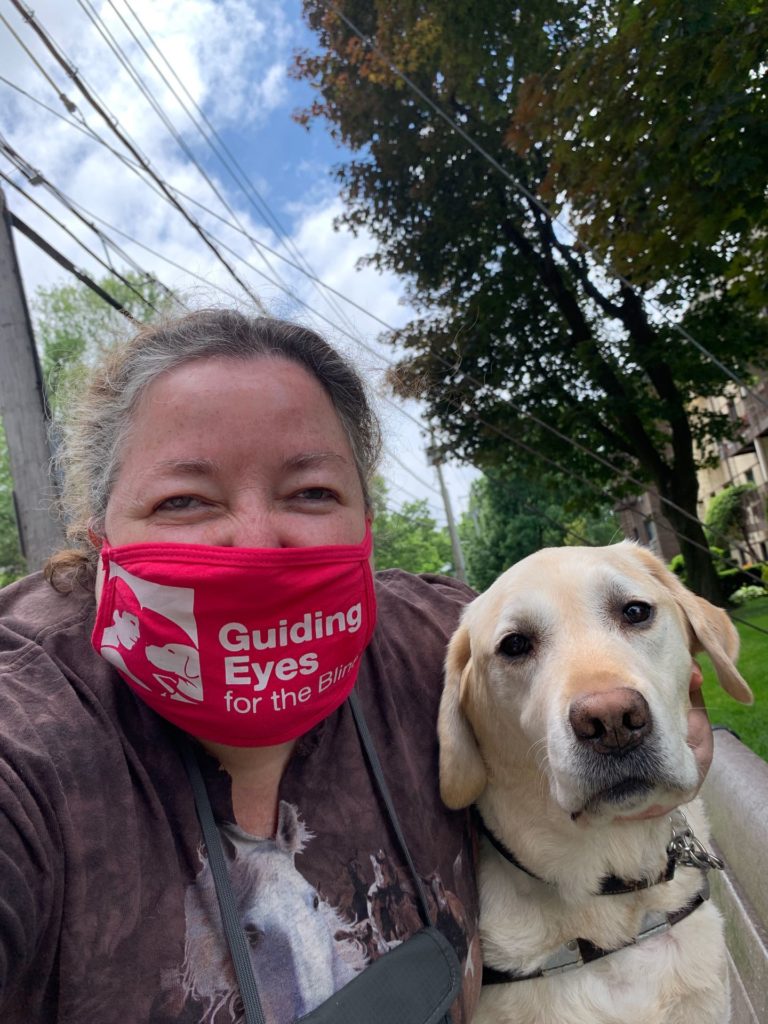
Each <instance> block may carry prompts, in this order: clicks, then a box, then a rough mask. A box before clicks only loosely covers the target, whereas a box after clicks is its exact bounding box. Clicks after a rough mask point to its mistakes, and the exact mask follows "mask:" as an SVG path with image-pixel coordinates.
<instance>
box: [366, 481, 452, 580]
mask: <svg viewBox="0 0 768 1024" xmlns="http://www.w3.org/2000/svg"><path fill="white" fill-rule="evenodd" d="M373 504H374V510H375V513H376V514H375V517H374V520H373V552H374V562H375V565H376V568H377V569H405V570H407V571H408V572H415V573H420V572H450V571H451V542H450V539H449V537H448V531H447V530H446V529H445V528H438V526H437V523H436V522H435V520H434V519H433V518H432V516H431V514H430V512H429V507H428V505H427V502H426V501H409V502H406V503H405V504H404V505H402V506H401V507H400V508H398V509H397V510H396V511H395V510H394V509H392V508H391V507H390V504H389V495H388V491H387V486H386V484H385V483H384V480H383V479H382V478H381V477H377V478H376V480H375V481H374V488H373Z"/></svg>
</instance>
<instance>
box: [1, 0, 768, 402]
mask: <svg viewBox="0 0 768 1024" xmlns="http://www.w3.org/2000/svg"><path fill="white" fill-rule="evenodd" d="M14 2H15V0H14ZM316 2H318V3H322V4H324V5H325V7H326V8H327V9H328V10H330V11H332V12H333V13H334V14H335V15H336V16H337V18H339V19H340V20H341V21H343V22H344V24H345V25H346V26H347V28H349V30H350V31H351V32H352V33H353V34H354V35H356V36H357V37H358V39H360V41H361V42H362V43H363V44H364V45H365V46H367V47H368V48H369V49H370V50H372V51H373V52H374V53H375V54H376V55H377V56H378V57H380V58H381V59H382V60H383V61H384V63H385V64H386V65H387V67H388V68H389V69H390V71H391V72H392V73H393V74H394V75H396V76H397V77H398V78H399V79H400V80H401V81H402V82H404V83H405V84H406V85H407V86H408V88H409V89H410V90H411V91H412V92H414V93H415V94H416V95H417V96H418V97H419V98H420V99H421V100H422V101H423V102H424V103H426V104H427V106H428V107H429V108H430V109H431V110H433V111H434V113H435V114H437V116H438V117H439V118H440V119H441V120H442V121H444V122H445V124H447V125H448V127H449V128H450V129H451V131H453V132H455V133H456V134H457V135H458V136H460V138H462V139H463V140H464V141H465V142H466V143H467V144H468V145H469V146H471V147H472V149H474V150H475V151H476V152H477V153H479V155H480V156H481V157H482V158H483V159H484V160H485V161H486V162H487V163H489V164H490V165H491V167H493V168H494V170H496V171H498V172H499V173H500V174H502V175H503V176H504V177H505V178H506V179H507V181H509V183H510V184H511V185H512V186H513V187H514V188H515V189H517V191H518V192H520V193H521V194H522V195H523V196H525V198H526V199H527V200H528V201H529V202H530V203H532V204H533V205H534V206H535V207H536V208H537V209H538V210H540V211H541V213H543V214H544V216H545V217H546V218H547V220H549V221H551V223H553V224H557V225H558V226H559V227H561V228H562V229H563V230H564V231H566V232H567V233H568V234H569V235H570V237H571V238H573V239H574V241H576V242H578V243H579V245H580V246H581V247H582V248H583V249H584V251H585V252H588V253H589V255H590V256H591V257H592V258H593V259H594V260H595V262H596V263H597V264H598V266H600V265H602V266H605V268H606V269H607V270H608V271H609V273H610V274H612V275H613V276H614V277H615V278H616V280H617V281H620V282H621V284H623V285H624V287H625V288H627V289H629V291H630V292H631V293H632V294H633V295H634V296H635V297H636V299H637V300H638V302H639V303H640V304H641V306H642V304H643V303H644V302H647V303H648V304H649V305H651V306H652V307H653V308H654V309H655V310H656V312H657V313H659V314H660V315H661V317H662V318H663V319H664V320H666V322H667V323H668V324H669V325H670V326H671V327H672V328H673V329H674V330H676V331H677V332H678V334H680V335H681V336H682V337H683V338H685V340H686V341H688V342H689V343H690V344H691V345H693V346H694V347H695V348H696V349H697V350H698V351H699V352H700V353H701V354H702V355H704V356H705V357H706V358H707V359H709V360H710V362H712V363H713V364H714V365H715V366H717V368H718V369H719V370H720V371H721V372H722V373H724V374H725V375H726V376H727V377H728V378H729V379H730V380H732V381H733V382H734V383H736V384H738V385H739V386H740V387H742V388H743V389H744V390H745V391H746V392H747V393H748V394H749V395H751V396H752V397H753V398H754V399H755V400H756V401H758V402H759V403H760V404H761V405H764V406H765V407H766V408H768V400H766V399H764V398H763V397H762V395H759V394H757V392H754V391H752V390H751V389H750V388H749V387H748V385H747V384H746V382H745V381H744V380H743V378H741V377H739V376H738V375H737V374H735V373H734V372H733V371H732V370H730V369H729V368H728V367H727V366H725V364H724V363H722V362H721V361H720V360H719V359H718V358H717V357H716V356H715V355H714V354H713V353H712V352H710V351H709V349H707V348H705V347H704V345H702V344H701V343H700V342H699V341H697V340H696V338H694V337H693V336H692V335H691V334H690V332H689V331H687V330H686V329H685V328H684V327H683V326H682V324H679V323H678V322H677V321H676V320H673V319H672V318H671V317H670V315H669V314H668V313H667V311H666V310H665V309H664V307H663V306H661V305H659V303H657V302H656V301H655V300H654V299H652V298H645V297H644V296H642V295H641V294H640V293H639V292H638V291H637V289H636V288H635V287H634V286H633V285H632V284H631V282H630V281H629V280H628V279H627V278H626V277H625V276H624V275H623V274H621V273H620V272H619V271H618V270H616V269H615V268H614V267H613V266H612V265H611V264H609V263H607V262H605V261H603V260H600V259H598V258H597V257H596V256H595V253H594V251H593V249H592V248H590V247H589V246H587V245H585V244H584V243H583V242H582V241H581V240H580V239H579V237H578V235H577V234H576V232H575V231H574V230H573V228H572V227H571V226H570V224H567V223H565V222H563V221H561V220H560V219H559V218H558V217H555V215H554V214H553V213H552V212H551V211H550V210H549V208H548V207H547V206H546V204H545V203H543V202H542V201H541V200H540V199H539V197H538V196H537V195H535V194H534V193H533V192H531V191H530V189H528V188H527V187H526V186H525V185H523V184H522V183H521V182H520V181H518V180H517V178H515V177H514V176H513V175H512V174H510V172H509V171H508V170H507V169H506V167H504V166H503V165H502V164H500V163H499V161H498V160H497V159H496V158H495V157H494V156H492V155H491V154H490V153H489V152H488V150H487V149H485V148H484V147H483V146H482V145H481V144H480V143H479V142H477V140H476V139H474V138H473V137H472V136H471V135H470V134H469V132H467V131H466V130H465V129H464V128H462V127H461V125H460V124H458V122H457V121H455V120H454V119H453V118H452V117H451V116H450V114H447V113H446V112H445V111H444V110H443V109H442V107H441V106H440V105H439V104H437V103H436V102H435V101H434V100H433V99H432V98H431V97H430V96H429V95H428V94H427V93H425V92H424V91H423V90H422V89H420V88H419V86H418V85H416V83H415V82H414V81H413V80H412V79H411V78H410V77H409V76H408V75H407V74H406V73H405V72H404V71H402V70H401V69H400V68H399V67H398V66H397V65H396V64H395V63H394V61H391V60H390V59H389V58H388V57H387V56H386V55H385V54H384V53H383V52H382V51H381V50H380V49H379V47H378V46H377V45H376V42H375V41H374V40H373V39H372V38H371V37H370V36H367V35H365V33H364V32H362V31H361V30H360V29H359V28H357V26H356V25H355V24H354V23H353V22H352V21H351V20H350V19H349V18H348V17H347V15H346V14H344V12H343V11H341V10H340V9H339V8H338V7H337V6H336V5H335V4H334V3H332V2H331V0H316Z"/></svg>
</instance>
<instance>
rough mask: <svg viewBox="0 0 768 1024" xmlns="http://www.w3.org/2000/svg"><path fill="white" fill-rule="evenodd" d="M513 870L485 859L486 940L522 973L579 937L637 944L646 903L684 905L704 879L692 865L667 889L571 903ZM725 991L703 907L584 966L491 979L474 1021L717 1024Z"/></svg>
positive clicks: (720, 954)
mask: <svg viewBox="0 0 768 1024" xmlns="http://www.w3.org/2000/svg"><path fill="white" fill-rule="evenodd" d="M511 872H514V869H510V868H509V867H508V865H506V864H503V863H499V861H498V860H497V859H492V858H490V857H487V858H484V859H483V861H482V862H481V873H480V890H481V938H482V943H483V955H484V960H485V962H486V964H488V965H489V966H493V967H496V968H498V969H501V970H514V971H518V972H521V973H529V972H532V971H536V970H538V969H540V968H541V967H542V966H545V964H546V963H547V960H548V958H549V957H550V956H551V955H552V953H553V952H554V951H556V950H557V949H558V947H560V946H561V944H563V943H565V942H568V941H569V940H573V939H575V938H577V937H579V938H588V939H589V940H590V941H592V942H594V943H595V945H599V946H600V947H601V948H603V949H616V948H617V947H620V946H623V945H624V944H625V943H627V942H631V941H632V938H633V936H634V935H635V934H636V933H637V931H638V930H639V927H640V923H641V921H642V919H643V917H644V914H645V912H646V911H647V910H648V909H651V908H654V909H665V910H666V909H673V907H672V905H673V904H677V906H680V905H681V904H684V903H685V902H686V900H687V899H688V897H689V896H690V897H692V896H693V895H694V894H695V892H696V889H697V887H698V885H699V882H700V879H699V877H698V872H689V873H686V875H685V876H684V877H683V878H682V879H676V881H675V882H674V883H670V885H669V886H656V887H654V889H651V890H646V891H644V892H642V893H634V894H628V895H621V896H604V897H595V898H594V899H593V900H592V901H591V902H589V903H588V904H587V905H585V904H579V905H577V906H574V905H569V904H567V903H566V902H565V901H563V900H562V899H560V897H559V895H558V893H557V890H556V889H555V888H554V887H550V886H546V885H544V884H542V883H537V882H534V881H532V880H529V879H525V878H520V877H519V873H518V877H517V879H516V881H517V882H518V884H517V885H515V884H512V885H510V873H511ZM513 877H514V875H513ZM665 903H666V904H668V906H664V904H665ZM725 992H726V986H725V956H724V947H723V942H722V935H721V924H720V920H719V915H718V914H717V911H716V910H715V909H714V907H712V906H711V905H709V904H706V905H704V906H702V907H700V908H699V909H698V910H696V911H695V912H694V913H693V914H692V915H691V916H690V917H689V918H687V919H686V920H684V921H681V922H680V923H678V924H676V925H674V926H673V927H672V928H671V929H670V930H669V931H667V932H665V933H664V934H661V935H655V936H653V937H651V938H648V939H645V940H642V941H641V942H640V943H638V944H636V945H631V946H628V947H627V948H624V949H619V950H618V952H615V953H612V954H610V955H609V956H607V957H605V958H603V959H601V960H598V961H595V962H593V963H589V964H585V965H584V966H583V967H577V968H574V969H573V970H570V971H568V972H565V973H560V974H553V975H549V976H548V977H546V978H541V979H533V980H528V981H520V982H513V983H507V984H497V985H491V986H486V987H485V988H484V989H483V995H482V1000H481V1010H480V1014H479V1016H478V1018H477V1024H490V1022H491V1021H493V1022H494V1024H504V1022H505V1021H509V1022H510V1024H542V1022H543V1021H546V1022H547V1024H586V1022H587V1021H589V1022H590V1024H619V1022H621V1024H694V1022H695V1024H721V1022H722V1021H723V1020H725V1019H726V1018H725V1016H724V1014H725V1013H726V1009H725Z"/></svg>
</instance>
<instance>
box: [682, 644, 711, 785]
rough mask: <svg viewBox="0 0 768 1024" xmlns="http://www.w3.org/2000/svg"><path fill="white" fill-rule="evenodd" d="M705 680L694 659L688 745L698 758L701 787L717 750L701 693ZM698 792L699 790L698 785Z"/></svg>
mask: <svg viewBox="0 0 768 1024" xmlns="http://www.w3.org/2000/svg"><path fill="white" fill-rule="evenodd" d="M703 681H704V680H703V677H702V674H701V669H700V668H699V666H698V665H697V663H696V662H695V661H694V663H693V665H692V667H691V683H690V692H691V710H690V711H689V712H688V746H689V747H690V748H691V750H692V751H693V756H694V757H695V758H696V764H697V766H698V769H699V787H700V786H701V784H702V782H703V781H704V779H705V777H706V774H707V772H708V771H709V766H710V765H711V764H712V755H713V753H714V750H715V740H714V736H713V735H712V726H711V725H710V724H709V716H708V715H707V709H706V707H705V706H704V697H703V696H702V693H701V684H702V682H703ZM696 792H698V787H697V790H696ZM691 799H692V798H691Z"/></svg>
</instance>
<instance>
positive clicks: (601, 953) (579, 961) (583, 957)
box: [483, 885, 709, 985]
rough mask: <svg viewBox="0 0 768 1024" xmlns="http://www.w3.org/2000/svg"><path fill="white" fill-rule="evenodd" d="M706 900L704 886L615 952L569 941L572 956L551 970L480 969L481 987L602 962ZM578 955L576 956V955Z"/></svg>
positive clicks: (707, 895) (540, 976) (706, 889)
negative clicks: (690, 898)
mask: <svg viewBox="0 0 768 1024" xmlns="http://www.w3.org/2000/svg"><path fill="white" fill-rule="evenodd" d="M708 899H709V885H705V887H704V889H702V890H701V891H700V892H698V893H697V894H696V896H695V897H694V898H693V900H692V901H691V902H690V903H688V904H687V905H686V906H685V907H682V908H681V909H680V910H674V911H671V912H670V913H668V914H665V915H664V917H665V918H666V921H665V922H664V923H663V924H662V925H655V926H653V927H651V928H649V929H648V930H647V931H646V932H641V933H640V934H639V935H638V936H637V937H636V938H635V939H633V940H632V941H631V942H626V943H625V944H624V945H623V946H617V947H616V949H601V948H600V947H599V946H596V945H595V944H594V943H593V942H590V941H589V939H572V940H571V941H570V942H567V943H565V944H564V945H565V947H566V948H567V949H568V950H572V952H573V957H572V958H571V959H570V960H569V961H568V962H565V963H560V964H557V965H556V966H553V967H549V968H548V967H543V968H539V970H537V971H531V972H530V973H529V974H523V973H522V972H519V971H500V970H498V969H497V968H495V967H488V966H485V965H484V966H483V985H506V984H508V983H510V982H513V981H530V980H531V979H532V978H547V977H549V976H550V975H552V974H562V973H564V972H565V971H571V970H575V969H576V968H577V967H583V966H584V965H585V964H591V963H593V962H594V961H595V960H602V959H603V958H604V957H606V956H610V955H611V954H612V953H618V952H619V950H620V949H627V948H628V947H629V946H635V945H637V943H638V942H642V940H643V939H644V938H650V937H651V936H652V935H655V934H658V933H659V932H661V931H666V930H667V929H668V928H671V927H672V926H673V925H675V924H677V923H678V921H682V920H684V919H685V918H686V917H688V916H689V915H690V914H692V913H693V912H694V910H698V908H699V907H700V906H701V905H702V904H703V903H706V901H707V900H708ZM577 953H578V955H576V954H577Z"/></svg>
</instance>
